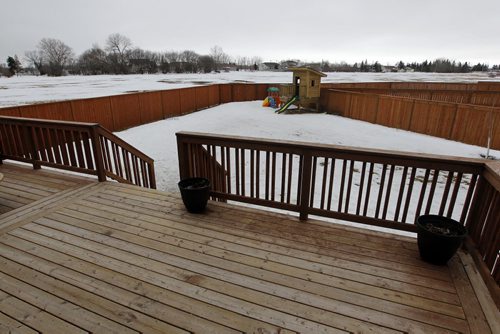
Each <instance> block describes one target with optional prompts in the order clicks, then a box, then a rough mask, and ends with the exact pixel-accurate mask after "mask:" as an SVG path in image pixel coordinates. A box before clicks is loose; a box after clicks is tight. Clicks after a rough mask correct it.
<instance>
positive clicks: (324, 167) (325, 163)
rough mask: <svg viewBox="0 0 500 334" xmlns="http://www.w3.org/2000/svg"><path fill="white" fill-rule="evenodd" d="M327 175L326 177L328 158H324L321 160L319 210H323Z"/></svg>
mask: <svg viewBox="0 0 500 334" xmlns="http://www.w3.org/2000/svg"><path fill="white" fill-rule="evenodd" d="M327 175H328V158H326V157H325V158H323V177H322V179H321V201H320V205H319V207H320V209H324V208H325V197H326V184H327V181H326V180H327V178H326V177H327ZM313 182H314V181H313ZM313 192H314V191H313Z"/></svg>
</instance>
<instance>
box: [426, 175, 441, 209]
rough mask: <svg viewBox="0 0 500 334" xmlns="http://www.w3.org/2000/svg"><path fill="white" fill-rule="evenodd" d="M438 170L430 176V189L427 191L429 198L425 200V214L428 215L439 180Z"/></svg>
mask: <svg viewBox="0 0 500 334" xmlns="http://www.w3.org/2000/svg"><path fill="white" fill-rule="evenodd" d="M439 172H440V171H439V169H435V170H434V175H433V176H432V182H431V189H430V190H429V197H428V198H427V206H426V208H425V214H426V215H428V214H429V212H430V211H431V208H432V202H433V200H434V192H435V191H436V184H437V181H438V180H439Z"/></svg>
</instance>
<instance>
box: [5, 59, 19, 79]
mask: <svg viewBox="0 0 500 334" xmlns="http://www.w3.org/2000/svg"><path fill="white" fill-rule="evenodd" d="M7 67H8V68H9V73H10V76H13V75H16V74H17V73H19V72H20V71H21V62H20V61H19V59H18V58H17V55H16V56H14V57H10V56H9V57H8V58H7Z"/></svg>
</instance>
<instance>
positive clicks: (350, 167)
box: [344, 160, 354, 213]
mask: <svg viewBox="0 0 500 334" xmlns="http://www.w3.org/2000/svg"><path fill="white" fill-rule="evenodd" d="M353 173H354V161H353V160H349V181H347V194H346V199H345V209H344V212H345V213H348V212H349V203H350V201H351V186H352V175H353Z"/></svg>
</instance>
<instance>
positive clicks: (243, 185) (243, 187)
mask: <svg viewBox="0 0 500 334" xmlns="http://www.w3.org/2000/svg"><path fill="white" fill-rule="evenodd" d="M245 158H246V150H244V149H242V150H241V195H242V196H245V195H246V191H245V190H246V189H245V186H246V175H245V171H246V164H245ZM273 185H274V182H273ZM273 193H274V192H273Z"/></svg>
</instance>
